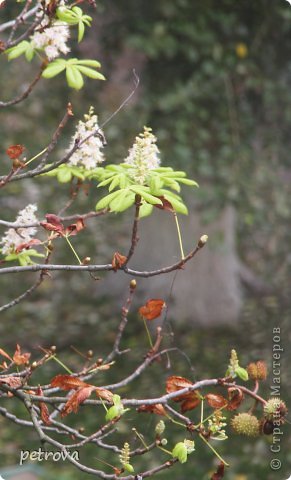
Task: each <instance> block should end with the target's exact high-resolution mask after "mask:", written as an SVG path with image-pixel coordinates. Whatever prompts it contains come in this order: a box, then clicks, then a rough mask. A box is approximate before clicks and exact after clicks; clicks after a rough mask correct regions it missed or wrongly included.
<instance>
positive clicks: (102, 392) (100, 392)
mask: <svg viewBox="0 0 291 480" xmlns="http://www.w3.org/2000/svg"><path fill="white" fill-rule="evenodd" d="M94 389H95V392H96V395H97V397H100V398H103V400H107V401H108V402H112V399H113V393H112V392H110V390H107V389H106V388H102V387H94Z"/></svg>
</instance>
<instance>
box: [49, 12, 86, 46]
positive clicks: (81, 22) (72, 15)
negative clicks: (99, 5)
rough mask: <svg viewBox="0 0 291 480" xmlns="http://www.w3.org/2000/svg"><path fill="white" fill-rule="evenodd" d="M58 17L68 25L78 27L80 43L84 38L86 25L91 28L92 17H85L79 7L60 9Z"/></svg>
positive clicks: (57, 13)
mask: <svg viewBox="0 0 291 480" xmlns="http://www.w3.org/2000/svg"><path fill="white" fill-rule="evenodd" d="M56 15H57V17H58V19H59V20H61V21H62V22H65V23H67V24H68V25H78V42H79V43H80V42H81V41H82V40H83V37H84V33H85V25H86V26H87V27H90V26H91V22H92V17H90V16H89V15H84V14H83V11H82V9H81V8H80V7H77V6H75V7H72V8H67V7H64V6H62V7H59V8H58V9H57V12H56Z"/></svg>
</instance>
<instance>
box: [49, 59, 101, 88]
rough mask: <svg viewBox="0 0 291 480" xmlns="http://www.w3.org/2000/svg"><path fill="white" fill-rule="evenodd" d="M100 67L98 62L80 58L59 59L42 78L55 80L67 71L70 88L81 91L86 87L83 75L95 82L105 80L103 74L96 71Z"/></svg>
mask: <svg viewBox="0 0 291 480" xmlns="http://www.w3.org/2000/svg"><path fill="white" fill-rule="evenodd" d="M100 66H101V65H100V63H99V62H98V61H97V60H90V59H88V60H78V58H70V59H69V60H64V59H62V58H58V59H57V60H54V61H53V62H51V63H49V64H48V66H47V67H46V68H45V69H44V71H43V73H42V76H43V77H44V78H53V77H55V76H56V75H59V74H60V73H61V72H63V71H64V70H65V71H66V78H67V83H68V85H69V87H71V88H74V89H75V90H80V89H81V88H82V87H83V85H84V79H83V75H85V76H86V77H90V78H93V79H94V80H105V77H104V75H102V73H99V72H96V70H94V69H96V68H100Z"/></svg>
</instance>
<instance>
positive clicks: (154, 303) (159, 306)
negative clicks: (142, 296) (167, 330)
mask: <svg viewBox="0 0 291 480" xmlns="http://www.w3.org/2000/svg"><path fill="white" fill-rule="evenodd" d="M165 305H166V304H165V302H164V300H161V299H160V298H151V299H150V300H148V301H147V302H146V304H145V305H143V306H142V307H140V309H139V313H140V315H141V316H142V317H144V318H146V319H147V320H154V319H155V318H158V317H159V316H160V315H161V313H162V310H163V308H164V306H165Z"/></svg>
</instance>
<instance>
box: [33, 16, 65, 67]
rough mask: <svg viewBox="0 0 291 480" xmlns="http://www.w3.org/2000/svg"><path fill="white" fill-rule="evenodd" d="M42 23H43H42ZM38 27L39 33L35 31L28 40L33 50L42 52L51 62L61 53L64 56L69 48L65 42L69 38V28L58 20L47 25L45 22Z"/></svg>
mask: <svg viewBox="0 0 291 480" xmlns="http://www.w3.org/2000/svg"><path fill="white" fill-rule="evenodd" d="M42 23H43V22H42ZM42 23H41V25H40V27H41V29H40V31H36V32H35V33H34V34H33V35H32V36H31V37H30V38H31V43H32V46H33V47H34V48H37V49H40V50H43V51H44V53H45V54H46V56H47V58H48V60H53V59H54V58H57V57H59V56H60V54H61V53H63V54H64V55H66V54H67V53H69V51H70V48H69V47H68V45H67V41H68V40H69V37H70V29H69V26H68V25H67V24H66V23H64V22H61V21H59V20H57V21H55V22H53V23H52V25H49V24H48V23H47V22H46V21H45V23H44V24H42Z"/></svg>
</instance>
